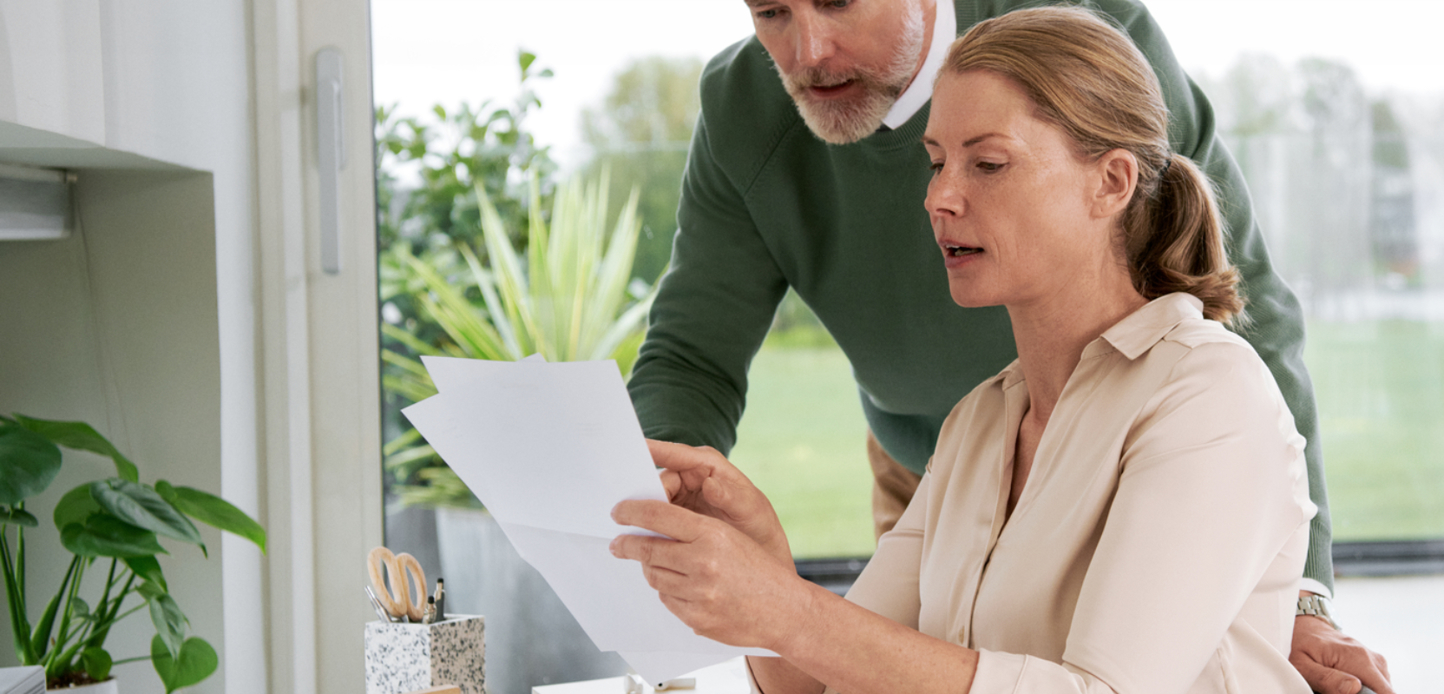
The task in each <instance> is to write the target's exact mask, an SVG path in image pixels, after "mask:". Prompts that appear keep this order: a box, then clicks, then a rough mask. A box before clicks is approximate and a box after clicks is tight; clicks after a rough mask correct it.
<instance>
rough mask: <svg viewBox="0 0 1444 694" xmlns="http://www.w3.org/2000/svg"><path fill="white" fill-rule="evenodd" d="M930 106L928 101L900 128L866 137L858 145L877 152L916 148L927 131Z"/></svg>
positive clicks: (930, 103)
mask: <svg viewBox="0 0 1444 694" xmlns="http://www.w3.org/2000/svg"><path fill="white" fill-rule="evenodd" d="M932 106H933V102H932V99H928V101H927V103H924V104H923V105H922V107H921V108H919V109H918V112H917V113H914V114H913V117H912V118H909V119H908V121H907V122H906V123H903V124H902V126H900V127H898V128H895V129H893V130H886V131H883V132H876V133H873V134H871V135H868V136H867V137H865V138H863V139H862V140H860V141H858V144H859V145H862V146H864V147H867V148H869V149H875V150H878V151H888V150H894V149H900V148H903V147H909V146H917V145H918V143H919V142H920V141H921V140H922V137H923V132H924V131H925V130H927V127H928V114H929V113H931V112H932Z"/></svg>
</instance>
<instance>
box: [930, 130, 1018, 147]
mask: <svg viewBox="0 0 1444 694" xmlns="http://www.w3.org/2000/svg"><path fill="white" fill-rule="evenodd" d="M990 137H1003V134H1002V133H983V134H982V135H979V136H977V137H974V138H972V139H970V140H968V141H966V142H964V143H963V146H964V147H972V146H973V145H976V144H978V143H979V142H982V141H983V140H986V139H988V138H990ZM922 143H923V145H924V146H930V147H941V146H942V144H940V143H939V142H938V141H937V140H934V139H933V138H931V137H928V136H927V135H923V137H922Z"/></svg>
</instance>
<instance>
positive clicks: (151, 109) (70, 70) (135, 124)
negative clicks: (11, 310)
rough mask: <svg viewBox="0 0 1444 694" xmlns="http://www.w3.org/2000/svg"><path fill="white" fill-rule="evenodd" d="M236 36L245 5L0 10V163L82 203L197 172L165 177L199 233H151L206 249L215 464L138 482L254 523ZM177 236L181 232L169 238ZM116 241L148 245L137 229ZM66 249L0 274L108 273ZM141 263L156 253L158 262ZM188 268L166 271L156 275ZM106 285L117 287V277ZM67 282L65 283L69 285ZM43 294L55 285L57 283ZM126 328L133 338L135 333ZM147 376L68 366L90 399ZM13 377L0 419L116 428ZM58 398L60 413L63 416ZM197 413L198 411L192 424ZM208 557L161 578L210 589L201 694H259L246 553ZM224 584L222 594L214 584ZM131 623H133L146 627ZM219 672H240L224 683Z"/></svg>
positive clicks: (225, 551)
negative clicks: (193, 495) (216, 499)
mask: <svg viewBox="0 0 1444 694" xmlns="http://www.w3.org/2000/svg"><path fill="white" fill-rule="evenodd" d="M249 22H250V17H249V16H248V3H247V2H244V1H243V0H204V1H191V2H186V1H182V0H171V1H166V0H64V1H59V2H50V1H45V2H39V1H36V0H0V161H10V162H21V163H30V164H50V165H56V166H60V165H63V166H67V167H71V168H77V169H79V170H80V171H81V178H82V183H81V186H82V188H84V187H85V185H86V183H85V181H86V179H87V175H86V171H87V168H88V167H106V168H110V167H116V166H120V167H138V168H143V169H146V170H148V171H146V172H141V171H135V172H133V173H131V174H125V175H121V174H97V175H96V176H94V177H92V178H94V179H96V180H98V181H99V182H100V183H104V184H105V185H110V186H112V187H115V186H119V187H121V188H124V187H125V186H126V185H130V186H131V187H132V188H134V186H136V185H142V184H146V183H145V182H147V181H149V182H150V183H154V182H155V181H156V180H159V179H156V178H155V177H157V176H159V177H161V178H164V175H162V174H160V173H159V170H161V169H167V168H172V169H174V168H178V167H185V168H187V169H191V170H194V171H197V172H203V173H198V174H189V175H183V174H170V175H179V176H180V179H179V180H185V181H188V183H187V184H186V185H190V186H197V185H205V184H208V186H209V191H208V195H207V196H201V198H205V200H204V202H205V203H206V204H207V206H208V207H209V209H208V211H207V215H206V217H207V220H208V221H207V222H206V223H205V224H200V225H197V224H196V223H194V220H191V221H186V222H181V221H179V217H177V218H176V219H175V220H168V219H167V218H165V217H164V215H162V218H161V219H160V220H156V221H157V225H156V226H155V227H154V228H156V229H159V230H164V233H161V234H160V237H161V238H164V237H165V235H166V234H170V233H174V232H177V231H178V230H180V229H182V228H184V229H189V230H190V232H191V233H204V234H206V236H207V237H208V238H207V239H206V240H205V244H204V248H205V252H206V253H208V254H210V255H209V257H208V258H206V259H205V261H206V262H208V263H209V266H208V267H207V268H206V270H207V272H206V275H207V276H208V277H211V278H213V286H212V289H211V291H212V292H213V302H214V303H213V304H212V309H211V315H210V318H209V320H210V322H209V325H210V326H211V328H210V329H211V330H212V331H213V332H214V336H213V337H214V344H215V345H216V349H217V353H216V355H215V359H214V362H215V368H214V371H215V382H216V384H217V385H218V392H217V393H215V394H214V398H213V400H214V402H207V403H205V405H206V406H207V407H210V406H213V408H214V413H213V418H214V420H215V421H214V422H212V423H213V425H214V436H213V438H214V439H215V440H214V441H213V442H212V443H213V444H214V446H213V448H214V450H213V452H212V454H211V455H208V456H203V458H202V459H201V460H187V461H183V462H182V461H175V462H160V461H157V463H156V464H155V465H154V466H152V467H147V468H143V472H144V473H145V474H146V477H147V478H148V479H152V480H153V479H154V478H155V477H154V476H152V475H155V476H162V475H166V474H168V475H169V476H170V477H171V478H174V479H181V478H186V477H193V478H195V479H196V480H197V482H198V484H197V486H206V487H209V488H212V489H215V488H216V487H219V491H221V493H222V494H223V495H224V496H225V497H226V498H228V499H230V500H231V501H232V502H234V503H236V504H237V505H239V506H241V507H242V508H243V509H246V510H247V511H249V512H251V513H252V514H253V515H256V514H257V512H258V511H259V510H260V509H259V508H258V504H259V496H258V488H259V486H258V485H259V477H258V475H259V470H258V466H257V442H258V440H259V436H260V433H259V431H258V428H257V427H258V425H257V396H258V393H257V390H258V387H257V376H256V374H257V363H256V362H257V357H256V344H257V336H256V327H255V326H256V310H255V303H256V299H255V297H256V294H257V291H256V287H255V279H254V278H255V276H256V272H255V266H254V263H255V261H254V258H255V254H256V250H255V249H256V238H255V231H254V229H255V224H254V220H253V216H254V214H253V212H254V203H253V199H254V193H253V181H254V165H253V138H252V133H253V127H252V118H253V116H252V113H251V100H250V55H249V45H250V40H251V37H250V29H249ZM56 136H61V137H56ZM128 155H131V156H128ZM136 155H138V156H136ZM146 159H148V160H152V161H146ZM167 165H174V166H167ZM202 181H204V183H201V182H202ZM142 187H143V186H142ZM133 192H134V191H133ZM199 193H200V191H199V190H198V189H195V190H192V191H191V192H190V193H189V194H188V195H187V196H176V195H173V194H158V195H155V196H150V194H148V193H145V192H137V193H135V194H137V195H141V196H142V198H143V199H147V200H154V201H156V203H155V204H160V203H161V202H162V201H168V202H166V204H174V205H178V206H180V207H178V208H177V210H178V211H179V210H181V209H182V208H184V209H186V210H190V211H191V212H192V213H193V212H194V209H195V208H194V206H193V205H190V204H189V203H192V202H195V201H196V200H197V199H198V198H197V196H198V195H199ZM106 204H109V203H102V204H101V208H100V209H102V210H104V209H107V208H106ZM100 214H104V212H101V213H100ZM168 221H174V223H168ZM182 224H184V225H185V226H180V225H182ZM89 227H90V229H91V230H92V231H94V232H95V233H97V234H98V233H102V232H101V231H99V230H101V229H104V228H105V223H104V222H103V221H102V220H100V219H97V220H96V221H95V222H94V223H92V224H90V225H89ZM129 232H133V233H140V234H145V233H146V232H145V230H144V229H140V228H132V229H129ZM112 233H117V234H118V233H119V232H112ZM92 240H93V241H100V240H101V239H92ZM170 240H171V241H175V240H176V239H175V238H171V239H170ZM67 243H68V244H70V245H66V244H67ZM73 245H74V241H73V240H72V242H60V243H58V244H57V245H55V246H53V247H51V248H50V249H48V250H44V249H42V250H37V248H38V247H37V246H36V245H35V244H29V243H27V244H18V245H16V246H3V245H0V262H4V261H5V260H10V261H18V259H19V258H20V257H21V256H26V257H29V258H30V259H31V260H34V256H35V255H36V254H38V255H47V256H52V257H51V258H50V260H48V261H45V262H46V263H51V264H50V265H45V264H44V263H42V265H40V266H38V267H50V268H53V269H55V271H57V272H59V271H61V270H62V269H63V268H65V267H67V263H68V264H69V265H68V267H69V270H68V271H70V272H87V271H88V272H95V271H97V268H100V267H101V266H103V265H106V263H107V262H108V259H107V257H102V256H97V255H96V253H98V252H104V253H108V252H109V251H101V250H100V249H101V248H103V247H104V244H103V243H93V245H92V248H91V250H90V256H89V258H90V264H89V266H88V267H89V268H90V269H89V270H86V269H85V268H86V267H87V265H86V263H84V262H81V261H80V260H76V258H77V257H80V258H83V257H84V255H83V254H82V255H81V256H77V255H76V253H78V251H75V250H74V249H73V248H72V246H73ZM23 247H28V248H23ZM121 250H123V249H121ZM151 250H152V251H155V252H159V253H164V250H163V249H155V248H152V249H151ZM193 250H194V247H193ZM195 260H196V259H194V258H186V257H185V256H184V255H178V256H176V257H174V258H171V259H169V262H172V263H174V262H187V261H195ZM115 271H116V272H122V273H123V272H126V269H124V268H116V269H115ZM147 272H148V273H158V274H159V275H162V276H163V275H165V274H167V273H168V272H169V271H168V270H167V266H166V265H165V264H164V263H162V264H161V265H159V266H156V267H154V268H151V269H150V270H148V271H147ZM19 277H20V275H19V274H18V273H17V272H10V273H8V274H6V275H0V303H11V302H12V301H13V300H14V299H16V298H17V297H18V296H19V294H18V292H20V291H21V290H22V289H29V288H42V287H44V286H46V285H44V284H41V285H39V287H35V286H33V285H26V286H19V285H20V280H19ZM42 277H43V275H42ZM72 279H75V280H76V281H78V279H79V278H72ZM133 279H134V282H135V283H136V284H135V285H132V284H130V283H128V282H123V281H122V282H121V283H120V286H121V287H128V286H150V285H151V284H152V283H153V282H156V281H160V280H161V279H162V278H161V277H157V276H153V275H150V274H146V275H140V276H137V277H135V278H133ZM33 280H34V278H33V277H32V278H31V281H33ZM53 281H54V282H57V283H58V284H65V283H66V282H67V281H66V280H62V279H59V278H56V279H54V280H53ZM58 284H57V287H56V295H55V296H50V297H48V301H49V303H48V304H47V305H50V306H52V307H53V309H54V311H55V315H54V316H53V317H54V318H56V319H59V322H58V323H56V330H60V331H62V332H64V330H71V331H72V332H73V331H74V330H78V329H81V328H83V327H84V326H83V325H80V323H77V320H78V319H77V318H76V316H78V315H80V314H81V312H83V311H86V310H99V309H98V308H97V307H96V305H95V304H94V303H93V302H91V303H89V304H87V301H89V300H88V299H87V297H86V296H85V294H84V293H83V292H82V293H77V291H78V290H75V288H74V287H73V286H69V285H67V286H66V287H64V288H63V289H64V291H61V289H62V288H61V287H59V286H58ZM145 303H146V305H147V306H150V305H153V304H152V303H151V302H150V300H149V299H145ZM133 310H137V309H135V308H128V309H124V310H121V311H120V312H119V313H117V314H116V315H114V316H112V318H113V320H118V321H130V320H131V319H132V318H136V319H150V318H155V316H153V315H136V316H127V315H126V314H125V311H133ZM32 318H44V316H32ZM135 322H136V323H137V324H141V323H144V322H145V320H137V321H135ZM162 323H163V321H162ZM67 325H68V326H69V328H66V327H65V326H67ZM22 339H24V338H22V337H20V336H18V335H16V334H15V332H13V331H9V330H7V331H5V332H4V333H0V342H3V343H4V344H3V346H4V348H5V350H6V351H0V353H14V352H17V351H18V352H20V353H26V352H28V351H30V350H32V349H33V348H32V347H25V346H17V345H16V344H15V343H16V342H17V341H19V340H22ZM82 351H84V350H82ZM92 351H93V350H92ZM100 351H101V352H105V351H106V349H104V348H103V349H101V350H100ZM92 356H97V358H99V356H98V355H92ZM82 360H83V359H82ZM101 361H102V362H104V359H101ZM141 361H142V362H144V361H145V360H141ZM152 366H154V365H153V364H152V365H147V364H143V363H137V364H130V363H126V362H124V361H123V360H120V359H119V358H118V357H117V358H116V359H115V361H114V363H112V364H111V365H110V366H109V367H95V366H93V365H91V364H80V365H79V366H78V367H76V368H77V369H78V370H77V372H76V373H77V374H79V373H80V372H82V371H84V370H86V369H90V370H92V371H94V370H95V369H97V368H99V371H98V372H96V374H95V375H93V377H87V378H90V380H91V382H92V385H94V383H100V384H102V385H103V384H104V383H105V381H106V379H111V380H112V381H115V382H133V383H134V384H137V385H139V384H143V383H144V380H145V378H146V375H145V374H143V373H139V372H137V371H135V370H134V369H147V368H152ZM24 368H25V367H24V365H22V364H20V363H17V362H15V361H8V360H7V361H0V384H3V385H4V386H5V387H0V409H4V410H7V411H9V410H13V409H17V408H32V409H33V407H38V406H41V405H42V404H44V405H45V406H46V407H53V409H47V410H46V412H45V413H44V414H46V415H48V416H56V417H59V416H63V415H64V411H66V408H67V407H68V406H73V407H74V411H75V412H76V414H75V416H76V417H77V418H79V417H87V418H92V417H95V416H96V415H97V414H100V413H105V414H106V415H107V416H109V417H110V418H111V420H112V421H110V422H106V421H98V422H95V423H96V424H97V425H98V426H101V427H102V428H104V427H105V426H111V427H116V423H115V421H114V418H115V410H114V408H109V409H107V408H101V409H100V410H97V409H96V405H95V403H94V402H88V401H85V400H84V398H81V397H79V396H78V395H77V396H74V397H71V396H57V395H56V394H55V391H54V390H52V389H51V387H50V386H49V385H48V384H46V383H45V382H43V379H41V380H38V381H37V379H35V378H32V376H34V374H33V373H32V374H29V375H27V374H25V373H23V372H24ZM77 377H78V376H77ZM16 379H18V380H19V381H25V382H26V385H24V386H23V387H19V386H12V385H10V384H11V383H14V382H15V381H16ZM27 379H28V380H27ZM87 388H90V387H89V386H87V387H86V388H77V389H72V391H73V392H72V391H66V392H72V395H73V394H74V393H80V392H91V393H92V394H93V392H94V391H93V389H91V390H89V391H87ZM121 390H122V391H124V388H123V387H122V388H121ZM202 390H204V389H202ZM172 395H175V396H177V397H184V396H185V395H186V393H185V392H184V391H183V390H180V391H178V392H175V393H173V394H172ZM67 397H71V399H70V400H69V401H67V400H66V398H67ZM121 400H122V401H124V400H126V398H124V397H122V398H121ZM127 404H128V403H127ZM207 411H208V410H206V408H205V407H201V408H199V409H198V410H197V412H199V413H204V412H207ZM37 414H39V413H38V412H37ZM101 419H102V420H103V419H104V418H103V417H102V418H101ZM144 420H146V418H145V417H136V416H132V415H129V414H126V415H125V418H124V419H123V420H122V421H121V422H120V424H119V426H118V428H113V429H112V430H111V431H110V432H109V433H111V434H118V435H119V439H120V440H119V441H118V443H119V444H120V445H121V446H122V447H125V446H126V445H127V443H129V444H131V445H132V446H134V447H135V448H138V449H144V450H152V449H150V448H148V446H150V445H151V443H150V442H149V439H151V438H154V437H156V436H159V434H158V433H157V432H156V431H154V430H151V429H149V428H148V427H151V426H154V427H157V428H164V427H165V423H163V422H150V421H146V423H145V427H142V426H140V425H139V424H138V422H141V421H144ZM164 448H165V446H164V445H161V446H160V450H156V453H157V454H158V455H163V454H164ZM94 463H95V461H93V460H92V461H89V464H94ZM168 465H174V466H182V467H184V466H200V469H196V470H182V469H171V470H167V469H165V468H166V466H168ZM171 473H175V474H171ZM212 539H214V538H212ZM211 548H212V557H211V559H210V561H209V562H202V560H200V559H191V558H180V557H178V558H177V559H178V562H177V563H176V564H175V568H174V569H172V571H173V572H174V573H173V574H172V575H173V576H176V577H177V578H179V577H181V576H185V577H186V579H182V580H176V581H173V582H174V583H186V582H193V583H195V584H197V585H213V586H214V589H213V590H212V593H213V595H212V596H211V599H209V600H200V602H201V603H202V604H194V603H191V604H186V603H185V602H183V606H184V607H185V608H186V609H187V610H188V614H189V615H190V616H191V620H192V626H193V629H194V631H195V632H196V633H198V634H200V635H203V636H204V637H205V638H207V639H208V640H209V641H211V643H212V644H213V645H215V646H216V647H217V649H218V650H219V651H221V653H222V661H223V668H224V672H223V673H218V675H217V676H215V677H213V678H212V679H211V680H210V681H209V682H207V683H206V684H205V685H204V686H203V687H201V688H199V689H198V690H199V691H217V692H218V691H222V690H223V685H225V686H226V688H229V689H230V690H232V691H238V692H240V691H264V689H265V668H264V667H259V665H260V664H261V663H263V662H264V649H263V643H262V633H263V632H262V628H263V615H264V610H263V605H262V600H261V598H262V595H261V587H260V580H261V570H260V556H259V553H258V552H257V551H256V550H255V549H254V548H253V547H251V546H250V545H248V544H245V543H243V542H234V541H230V539H229V538H228V540H227V541H226V542H224V543H218V542H213V543H212V547H211ZM32 551H34V550H33V549H32ZM178 554H179V553H178ZM36 570H37V571H39V570H43V567H37V569H36ZM222 573H223V574H224V579H223V585H224V591H222V590H221V587H220V585H221V584H220V583H219V582H218V581H219V579H220V578H221V577H220V574H222ZM198 597H199V596H198ZM222 605H223V606H224V615H225V619H224V626H223V625H222V619H221V615H222ZM133 619H138V620H139V621H141V622H144V621H145V617H144V614H143V613H142V614H140V615H138V616H137V617H135V618H133ZM223 632H224V633H223ZM112 640H114V638H113V639H112ZM112 650H113V651H114V652H116V654H117V655H118V656H119V654H120V653H121V652H122V649H112ZM228 662H234V663H245V665H242V666H240V667H225V664H226V663H228ZM146 667H148V665H146ZM126 691H127V692H128V693H129V692H137V693H138V692H144V691H152V689H151V688H150V687H136V688H133V687H131V686H130V685H129V684H128V685H127V686H126ZM154 691H159V690H158V689H157V690H154Z"/></svg>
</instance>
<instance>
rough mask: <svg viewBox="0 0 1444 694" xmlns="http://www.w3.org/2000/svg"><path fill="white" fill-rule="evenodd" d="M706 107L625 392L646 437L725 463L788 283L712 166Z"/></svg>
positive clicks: (737, 194) (729, 184)
mask: <svg viewBox="0 0 1444 694" xmlns="http://www.w3.org/2000/svg"><path fill="white" fill-rule="evenodd" d="M705 108H706V107H705V105H704V111H703V113H702V115H700V116H699V117H698V119H697V127H696V130H695V131H694V134H693V138H692V146H691V151H690V153H689V154H688V159H687V170H686V173H684V174H683V177H682V196H681V203H680V204H679V206H678V210H677V224H678V230H677V236H676V240H675V241H674V242H673V246H672V264H671V269H670V270H669V271H668V273H667V275H666V277H665V278H663V280H662V286H661V289H660V290H659V292H658V294H657V299H656V301H655V302H654V303H653V304H652V312H651V316H650V324H649V327H648V330H647V338H646V340H645V341H644V342H643V343H642V348H641V353H640V356H638V358H637V363H636V366H635V367H634V368H633V371H632V378H631V381H630V382H629V383H628V385H627V388H628V390H629V392H630V393H631V395H632V402H633V404H634V405H635V406H636V408H637V417H638V418H639V419H640V420H641V424H642V430H643V432H644V433H645V434H646V435H647V437H649V438H653V439H659V440H663V441H675V442H679V443H687V444H691V445H697V446H702V445H705V446H712V447H713V448H716V449H718V450H720V451H722V452H723V454H726V453H727V452H728V451H729V450H730V449H731V448H732V445H733V444H734V443H735V442H736V438H737V436H736V434H737V422H738V420H740V419H741V418H742V409H743V406H744V404H745V401H746V393H747V368H748V366H749V365H750V364H751V361H752V357H753V355H754V354H756V352H757V349H758V347H759V346H761V344H762V340H763V338H764V337H766V335H767V330H768V328H769V327H770V326H771V324H772V316H773V313H775V312H776V310H777V304H778V302H779V301H781V300H782V296H783V294H784V293H785V292H786V290H787V283H786V280H785V279H784V278H783V277H782V273H781V271H780V270H778V268H777V265H776V263H775V262H774V261H773V259H772V255H771V253H770V252H769V251H768V249H767V246H766V245H765V244H764V243H763V241H762V238H761V237H760V236H759V235H758V233H757V229H756V226H755V225H754V224H753V222H752V219H751V216H750V214H749V212H748V210H747V207H746V204H745V202H744V201H743V197H742V196H743V192H744V191H742V190H739V189H738V186H737V184H736V183H735V182H734V181H732V180H731V179H730V178H728V176H727V174H726V172H724V171H723V169H722V167H721V166H719V165H718V163H717V161H716V160H715V159H714V158H713V155H712V151H713V150H712V148H713V147H714V143H713V142H712V141H711V140H710V137H709V131H708V128H707V123H706V120H707V119H706V111H705Z"/></svg>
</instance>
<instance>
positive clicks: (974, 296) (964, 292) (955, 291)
mask: <svg viewBox="0 0 1444 694" xmlns="http://www.w3.org/2000/svg"><path fill="white" fill-rule="evenodd" d="M949 289H950V290H951V293H952V295H953V303H955V304H957V305H959V306H961V307H963V308H986V307H988V306H998V305H1000V304H1002V303H1003V302H1002V301H1001V300H1000V299H999V298H998V297H996V296H993V295H992V294H991V293H989V292H983V291H979V290H978V289H977V288H976V287H966V286H964V287H960V286H958V285H957V284H952V285H950V286H949Z"/></svg>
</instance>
